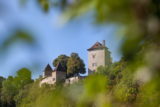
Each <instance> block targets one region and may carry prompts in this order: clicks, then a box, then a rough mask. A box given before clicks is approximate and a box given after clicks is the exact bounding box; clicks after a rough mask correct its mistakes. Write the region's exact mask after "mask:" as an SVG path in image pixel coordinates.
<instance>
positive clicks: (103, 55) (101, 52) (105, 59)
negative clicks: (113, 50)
mask: <svg viewBox="0 0 160 107" xmlns="http://www.w3.org/2000/svg"><path fill="white" fill-rule="evenodd" d="M111 62H112V61H111V57H110V52H109V51H108V48H107V47H106V46H105V41H103V43H102V44H101V43H99V42H96V43H95V44H94V45H93V46H92V47H91V48H89V49H88V73H89V74H91V73H93V72H96V71H97V68H98V67H99V66H109V65H110V64H111Z"/></svg>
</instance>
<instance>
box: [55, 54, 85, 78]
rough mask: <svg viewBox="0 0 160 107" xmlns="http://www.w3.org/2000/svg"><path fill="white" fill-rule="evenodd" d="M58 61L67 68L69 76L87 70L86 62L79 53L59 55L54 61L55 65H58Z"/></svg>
mask: <svg viewBox="0 0 160 107" xmlns="http://www.w3.org/2000/svg"><path fill="white" fill-rule="evenodd" d="M58 63H61V65H62V67H63V68H65V70H66V71H67V75H68V77H70V76H73V75H75V74H77V75H78V74H79V73H82V74H84V73H85V72H86V70H85V65H84V62H83V60H82V59H81V58H80V57H79V55H78V54H77V53H71V56H66V55H60V56H58V57H57V58H56V59H55V60H54V61H53V66H54V67H56V66H57V64H58Z"/></svg>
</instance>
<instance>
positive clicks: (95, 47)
mask: <svg viewBox="0 0 160 107" xmlns="http://www.w3.org/2000/svg"><path fill="white" fill-rule="evenodd" d="M103 48H105V46H103V45H102V44H101V43H99V42H96V43H95V44H94V45H93V46H92V47H91V48H89V49H87V50H88V51H91V50H95V49H103Z"/></svg>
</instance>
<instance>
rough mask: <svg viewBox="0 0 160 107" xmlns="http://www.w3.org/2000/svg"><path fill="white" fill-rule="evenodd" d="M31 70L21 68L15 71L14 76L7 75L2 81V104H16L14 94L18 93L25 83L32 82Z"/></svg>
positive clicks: (10, 106)
mask: <svg viewBox="0 0 160 107" xmlns="http://www.w3.org/2000/svg"><path fill="white" fill-rule="evenodd" d="M32 82H33V80H32V79H31V71H29V70H28V69H26V68H22V69H20V70H19V71H17V75H16V76H15V77H12V76H9V77H8V78H7V79H6V80H4V81H3V83H2V96H1V98H2V101H3V104H4V106H9V107H14V106H16V101H15V99H14V98H15V96H16V95H17V94H18V93H19V91H20V90H21V89H23V88H24V86H25V85H27V84H30V83H32Z"/></svg>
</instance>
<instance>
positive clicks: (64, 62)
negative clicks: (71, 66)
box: [53, 55, 69, 71]
mask: <svg viewBox="0 0 160 107" xmlns="http://www.w3.org/2000/svg"><path fill="white" fill-rule="evenodd" d="M68 59H69V57H68V56H67V55H59V56H58V57H57V58H56V59H55V60H54V61H53V66H54V67H56V66H57V64H58V63H61V65H62V67H63V68H65V70H66V71H67V62H68Z"/></svg>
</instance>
